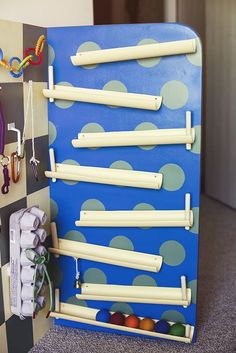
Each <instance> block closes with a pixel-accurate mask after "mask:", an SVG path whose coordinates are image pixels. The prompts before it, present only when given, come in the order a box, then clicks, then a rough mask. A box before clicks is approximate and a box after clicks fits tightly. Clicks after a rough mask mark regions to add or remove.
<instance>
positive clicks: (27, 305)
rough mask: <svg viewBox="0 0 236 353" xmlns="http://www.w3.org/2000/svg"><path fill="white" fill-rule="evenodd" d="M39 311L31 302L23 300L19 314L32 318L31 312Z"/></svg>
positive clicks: (37, 306)
mask: <svg viewBox="0 0 236 353" xmlns="http://www.w3.org/2000/svg"><path fill="white" fill-rule="evenodd" d="M34 311H35V312H38V311H39V305H38V304H37V303H35V304H34V303H33V302H32V301H29V300H25V301H23V303H22V307H21V313H22V315H23V316H32V315H33V312H34Z"/></svg>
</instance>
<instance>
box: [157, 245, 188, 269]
mask: <svg viewBox="0 0 236 353" xmlns="http://www.w3.org/2000/svg"><path fill="white" fill-rule="evenodd" d="M159 253H160V255H161V256H163V261H164V263H165V264H167V265H169V266H178V265H180V264H182V262H183V261H184V259H185V249H184V247H183V245H181V244H180V243H179V242H177V241H175V240H169V241H165V242H164V243H163V244H162V245H161V247H160V251H159Z"/></svg>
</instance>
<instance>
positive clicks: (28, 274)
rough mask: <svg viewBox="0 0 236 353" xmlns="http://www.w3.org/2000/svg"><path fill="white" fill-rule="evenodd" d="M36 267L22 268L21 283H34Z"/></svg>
mask: <svg viewBox="0 0 236 353" xmlns="http://www.w3.org/2000/svg"><path fill="white" fill-rule="evenodd" d="M34 272H35V266H26V267H22V270H21V282H22V283H24V284H25V283H32V282H33V281H34Z"/></svg>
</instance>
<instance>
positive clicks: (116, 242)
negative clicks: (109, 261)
mask: <svg viewBox="0 0 236 353" xmlns="http://www.w3.org/2000/svg"><path fill="white" fill-rule="evenodd" d="M109 246H110V247H112V248H117V249H124V250H134V245H133V243H132V241H131V240H130V239H129V238H127V237H125V236H123V235H117V236H116V237H114V238H113V239H112V240H111V241H110V243H109Z"/></svg>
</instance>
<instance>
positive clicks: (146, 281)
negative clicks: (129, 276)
mask: <svg viewBox="0 0 236 353" xmlns="http://www.w3.org/2000/svg"><path fill="white" fill-rule="evenodd" d="M132 284H133V286H149V287H156V286H157V283H156V281H155V279H154V278H152V277H151V276H148V275H139V276H137V277H135V278H134V280H133V283H132Z"/></svg>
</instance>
